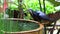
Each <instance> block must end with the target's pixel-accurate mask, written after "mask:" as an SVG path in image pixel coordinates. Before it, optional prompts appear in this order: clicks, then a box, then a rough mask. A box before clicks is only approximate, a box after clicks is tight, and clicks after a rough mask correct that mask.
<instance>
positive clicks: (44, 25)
mask: <svg viewBox="0 0 60 34" xmlns="http://www.w3.org/2000/svg"><path fill="white" fill-rule="evenodd" d="M44 34H46V24H44Z"/></svg>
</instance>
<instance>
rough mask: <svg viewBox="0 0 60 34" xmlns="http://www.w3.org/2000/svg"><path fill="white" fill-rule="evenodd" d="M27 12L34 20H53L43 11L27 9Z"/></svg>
mask: <svg viewBox="0 0 60 34" xmlns="http://www.w3.org/2000/svg"><path fill="white" fill-rule="evenodd" d="M29 12H30V14H31V16H32V17H33V19H34V20H35V21H39V22H43V23H44V21H50V22H53V21H54V19H50V18H49V17H48V16H47V15H46V14H45V13H43V12H41V11H33V10H32V9H29Z"/></svg>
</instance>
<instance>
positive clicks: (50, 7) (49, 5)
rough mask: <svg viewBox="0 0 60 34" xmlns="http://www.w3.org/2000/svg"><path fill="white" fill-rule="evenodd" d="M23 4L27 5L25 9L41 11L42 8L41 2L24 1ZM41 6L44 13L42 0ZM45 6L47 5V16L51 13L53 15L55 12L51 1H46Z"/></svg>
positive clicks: (33, 0)
mask: <svg viewBox="0 0 60 34" xmlns="http://www.w3.org/2000/svg"><path fill="white" fill-rule="evenodd" d="M23 3H24V4H25V5H26V7H25V8H32V9H33V10H40V7H39V2H38V0H24V1H23ZM41 4H42V5H41V6H42V8H43V9H42V10H43V12H44V7H43V1H42V0H41ZM45 4H46V6H45V7H46V14H49V13H53V12H54V6H53V4H52V3H50V2H49V1H47V0H46V1H45Z"/></svg>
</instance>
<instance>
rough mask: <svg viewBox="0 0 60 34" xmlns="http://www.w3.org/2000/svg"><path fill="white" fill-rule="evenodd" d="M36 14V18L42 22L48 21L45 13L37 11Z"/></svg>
mask: <svg viewBox="0 0 60 34" xmlns="http://www.w3.org/2000/svg"><path fill="white" fill-rule="evenodd" d="M36 13H37V14H38V18H40V19H44V20H50V18H49V17H48V16H47V15H46V14H45V13H43V12H41V11H37V12H36Z"/></svg>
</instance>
